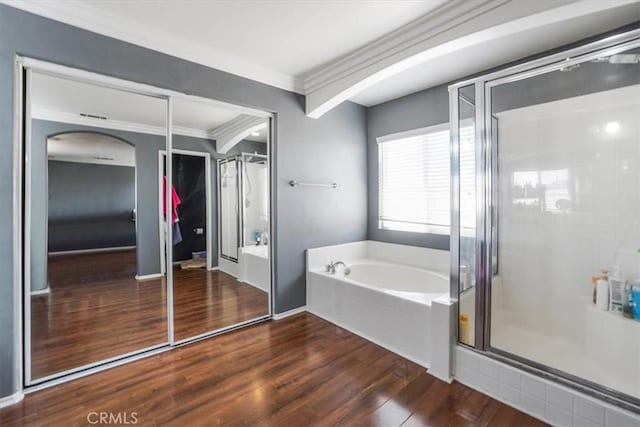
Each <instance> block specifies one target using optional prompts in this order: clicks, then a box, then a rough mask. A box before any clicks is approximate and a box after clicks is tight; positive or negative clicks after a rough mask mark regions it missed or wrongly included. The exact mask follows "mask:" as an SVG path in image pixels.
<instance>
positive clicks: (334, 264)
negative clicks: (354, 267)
mask: <svg viewBox="0 0 640 427" xmlns="http://www.w3.org/2000/svg"><path fill="white" fill-rule="evenodd" d="M339 265H341V266H343V267H344V268H345V269H346V268H347V264H345V263H344V262H342V261H337V262H333V261H331V262H330V263H329V264H327V265H326V269H327V273H331V274H336V267H337V266H339Z"/></svg>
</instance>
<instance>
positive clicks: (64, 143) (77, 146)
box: [47, 132, 136, 167]
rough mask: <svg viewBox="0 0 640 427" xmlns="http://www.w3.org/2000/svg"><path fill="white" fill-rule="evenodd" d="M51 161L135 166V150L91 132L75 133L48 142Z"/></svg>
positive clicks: (48, 153)
mask: <svg viewBox="0 0 640 427" xmlns="http://www.w3.org/2000/svg"><path fill="white" fill-rule="evenodd" d="M47 156H48V158H49V160H58V161H64V162H77V163H94V164H101V165H117V166H131V167H133V166H135V165H136V153H135V148H134V147H133V146H131V145H129V144H127V143H125V142H122V141H120V140H119V139H116V138H113V137H110V136H107V135H100V134H96V133H89V132H73V133H65V134H62V135H58V136H54V137H51V138H49V139H48V140H47Z"/></svg>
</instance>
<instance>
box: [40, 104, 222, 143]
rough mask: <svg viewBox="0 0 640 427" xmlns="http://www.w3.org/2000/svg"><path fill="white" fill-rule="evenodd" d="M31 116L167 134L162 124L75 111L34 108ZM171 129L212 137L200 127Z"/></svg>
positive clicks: (129, 130) (174, 127)
mask: <svg viewBox="0 0 640 427" xmlns="http://www.w3.org/2000/svg"><path fill="white" fill-rule="evenodd" d="M31 117H32V118H33V119H38V120H49V121H52V122H61V123H69V124H74V125H79V126H90V127H96V128H100V129H115V130H122V131H126V132H137V133H145V134H149V135H161V136H165V135H166V134H167V129H166V128H165V127H164V126H152V125H144V124H140V123H133V122H125V121H120V120H112V119H106V120H104V119H94V118H91V117H83V116H81V115H79V114H76V113H68V112H64V111H55V110H46V109H34V110H33V111H32V113H31ZM172 130H173V133H174V134H176V135H183V136H190V137H193V138H203V139H214V138H213V135H212V133H211V132H207V131H205V130H201V129H192V128H187V127H182V126H173V128H172Z"/></svg>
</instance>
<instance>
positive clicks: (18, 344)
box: [13, 55, 276, 395]
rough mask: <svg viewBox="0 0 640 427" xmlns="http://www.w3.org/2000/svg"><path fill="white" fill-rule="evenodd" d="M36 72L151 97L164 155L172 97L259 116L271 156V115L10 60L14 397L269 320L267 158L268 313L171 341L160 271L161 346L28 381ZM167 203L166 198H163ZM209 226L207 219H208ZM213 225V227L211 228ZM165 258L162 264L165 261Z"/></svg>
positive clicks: (170, 146)
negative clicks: (160, 120)
mask: <svg viewBox="0 0 640 427" xmlns="http://www.w3.org/2000/svg"><path fill="white" fill-rule="evenodd" d="M32 71H36V72H40V73H44V74H49V75H53V76H56V77H60V78H64V79H67V80H76V81H80V82H83V83H89V84H94V85H98V86H102V87H107V88H111V89H116V90H120V91H126V92H131V93H135V94H138V95H144V96H150V97H154V98H159V99H164V100H166V105H167V110H166V112H167V114H166V151H167V153H172V152H173V139H172V132H173V129H172V117H173V100H174V99H176V98H179V99H183V100H193V101H198V102H202V103H206V104H209V105H214V106H218V107H224V108H227V109H232V110H234V111H237V112H238V113H240V114H242V113H246V114H252V115H254V116H259V117H264V118H266V119H267V120H268V121H269V124H270V126H269V140H268V148H269V155H270V156H275V138H274V135H275V131H274V128H275V116H276V114H275V113H274V112H268V111H264V110H260V109H256V108H252V107H248V106H241V105H237V104H230V103H227V102H223V101H218V100H215V99H211V98H203V97H199V96H193V95H187V94H184V93H181V92H178V91H173V90H169V89H163V88H158V87H155V86H151V85H147V84H143V83H135V82H131V81H128V80H124V79H120V78H117V77H110V76H106V75H103V74H98V73H94V72H90V71H85V70H80V69H77V68H71V67H67V66H63V65H59V64H56V63H53V62H48V61H43V60H39V59H33V58H30V57H26V56H21V55H16V56H15V68H14V85H15V86H14V132H13V134H14V156H13V171H14V177H15V180H14V185H13V190H14V210H13V216H14V222H15V224H17V226H16V227H14V233H13V237H14V243H13V259H14V275H13V278H14V350H13V354H14V378H15V384H16V387H17V389H18V391H17V392H16V395H22V394H24V393H30V392H34V391H37V390H40V389H44V388H48V387H51V386H54V385H57V384H61V383H64V382H68V381H72V380H74V379H77V378H81V377H84V376H88V375H91V374H94V373H97V372H100V371H103V370H106V369H109V368H112V367H115V366H119V365H123V364H125V363H130V362H133V361H135V360H139V359H142V358H145V357H149V356H153V355H156V354H159V353H161V352H164V351H167V350H171V349H172V348H174V347H176V346H178V345H182V344H186V343H189V342H194V341H198V340H200V339H203V338H208V337H211V336H215V335H219V334H222V333H226V332H229V331H232V330H235V329H239V328H242V327H244V326H247V325H250V324H254V323H258V322H262V321H265V320H268V319H271V318H272V316H273V307H274V298H273V289H274V281H275V265H276V261H275V244H276V243H275V242H276V238H275V236H276V231H275V229H276V227H275V223H276V216H275V211H276V208H275V200H276V199H275V176H276V174H275V170H274V169H273V168H272V167H271V165H273V164H275V161H271V159H272V158H273V157H270V159H269V166H270V169H269V178H270V179H269V190H268V191H269V202H270V206H269V212H270V221H269V222H270V223H269V230H270V237H271V243H272V244H271V245H270V248H269V256H270V258H269V262H270V279H271V280H270V286H269V300H268V314H267V315H265V316H261V317H258V318H255V319H250V320H248V321H245V322H242V323H239V324H235V325H231V326H229V327H225V328H221V329H218V330H215V331H211V332H208V333H206V334H202V335H199V336H196V337H192V338H189V339H186V340H181V341H180V342H176V341H175V339H174V328H173V321H174V319H173V274H172V271H171V269H167V272H166V278H167V279H166V284H165V286H166V294H167V298H166V304H167V307H166V310H167V340H166V341H165V342H164V343H161V344H158V345H154V346H151V347H148V348H144V349H140V350H137V351H134V352H131V353H127V354H124V355H120V356H117V357H113V358H109V359H105V360H102V361H98V362H95V363H91V364H87V365H84V366H81V367H77V368H73V369H70V370H66V371H63V372H59V373H56V374H54V375H50V376H47V377H43V378H38V379H36V380H34V379H33V378H31V305H30V296H31V292H30V290H31V277H30V266H31V257H30V254H29V251H30V249H31V229H30V225H29V221H30V218H31V212H30V204H29V203H28V198H27V197H26V196H28V195H30V186H31V182H30V172H31V170H30V167H31V165H30V162H29V161H30V159H29V158H28V157H27V155H26V154H27V153H28V152H29V148H30V146H31V141H30V135H31V120H30V118H31V112H30V102H29V101H30V87H29V86H30V82H31V79H30V76H31V72H32ZM168 165H169V166H168V169H167V174H169V175H168V184H169V185H167V193H168V192H169V191H170V188H171V184H172V179H171V175H170V172H171V167H170V162H168ZM167 200H170V198H167ZM208 220H209V221H210V220H211V219H210V218H208ZM212 226H213V225H212ZM171 231H172V230H171V227H167V236H168V238H169V239H171V237H172V234H171ZM171 249H172V248H170V247H169V248H168V250H167V254H166V256H167V257H169V258H168V259H172V250H171ZM166 261H167V259H165V262H166Z"/></svg>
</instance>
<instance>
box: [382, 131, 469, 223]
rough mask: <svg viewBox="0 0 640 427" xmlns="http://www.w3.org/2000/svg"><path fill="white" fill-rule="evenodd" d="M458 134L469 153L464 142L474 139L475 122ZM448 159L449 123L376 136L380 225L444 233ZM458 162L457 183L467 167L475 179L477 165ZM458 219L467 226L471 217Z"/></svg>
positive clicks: (448, 198) (448, 208)
mask: <svg viewBox="0 0 640 427" xmlns="http://www.w3.org/2000/svg"><path fill="white" fill-rule="evenodd" d="M460 133H461V135H460V145H461V151H462V150H463V149H471V150H473V144H472V143H471V144H467V142H472V141H473V124H471V125H470V126H466V127H463V128H461V130H460ZM467 140H471V141H467ZM461 157H462V156H461ZM450 161H451V159H450V151H449V124H448V123H445V124H442V125H437V126H431V127H428V128H422V129H416V130H413V131H409V132H403V133H400V134H394V135H389V136H384V137H380V138H378V162H379V164H378V166H379V169H378V170H379V178H378V179H379V181H378V197H379V211H378V227H379V228H381V229H385V230H400V231H411V232H416V233H438V234H448V233H449V227H450V224H451V188H450V185H451V172H450ZM462 163H464V162H462ZM462 163H461V165H460V166H461V179H462V178H463V177H466V176H467V175H469V174H467V173H465V170H466V169H467V168H469V167H471V168H472V169H471V170H470V171H468V172H470V173H471V176H473V174H472V173H473V170H474V169H473V168H474V167H475V166H474V165H473V164H469V165H467V164H462ZM471 220H472V221H473V218H472V219H471ZM461 221H462V223H463V224H462V225H463V226H465V225H467V224H466V223H468V222H469V219H467V218H461ZM470 225H472V226H473V224H470Z"/></svg>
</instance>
